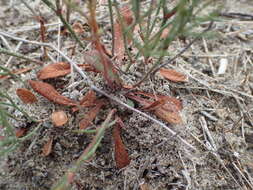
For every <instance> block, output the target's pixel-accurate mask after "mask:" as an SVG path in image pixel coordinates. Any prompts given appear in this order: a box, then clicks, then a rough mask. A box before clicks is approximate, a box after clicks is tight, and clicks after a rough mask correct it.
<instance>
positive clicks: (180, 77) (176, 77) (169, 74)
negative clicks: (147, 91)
mask: <svg viewBox="0 0 253 190" xmlns="http://www.w3.org/2000/svg"><path fill="white" fill-rule="evenodd" d="M159 71H160V74H161V75H162V76H163V77H165V78H166V79H168V80H170V81H172V82H188V77H187V76H186V75H184V74H182V73H180V72H177V71H175V70H173V69H164V68H161V69H160V70H159Z"/></svg>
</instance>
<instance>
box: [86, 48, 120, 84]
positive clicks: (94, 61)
mask: <svg viewBox="0 0 253 190" xmlns="http://www.w3.org/2000/svg"><path fill="white" fill-rule="evenodd" d="M103 57H104V62H103V61H102V60H101V56H100V53H99V52H98V51H97V50H92V51H88V52H85V53H84V60H85V62H86V63H87V64H89V65H91V66H93V67H95V69H96V70H97V71H99V72H100V73H103V75H104V77H105V76H107V78H106V77H105V79H106V80H107V82H108V83H109V84H110V83H114V84H116V85H117V86H121V83H122V82H121V79H120V77H119V75H118V73H117V70H116V69H115V67H114V66H113V64H112V62H111V60H110V59H109V57H108V56H107V55H105V54H103Z"/></svg>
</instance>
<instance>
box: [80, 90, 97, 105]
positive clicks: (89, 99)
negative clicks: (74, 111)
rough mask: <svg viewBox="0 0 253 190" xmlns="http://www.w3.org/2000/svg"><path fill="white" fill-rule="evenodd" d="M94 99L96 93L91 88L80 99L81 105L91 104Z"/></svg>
mask: <svg viewBox="0 0 253 190" xmlns="http://www.w3.org/2000/svg"><path fill="white" fill-rule="evenodd" d="M95 100H96V93H95V92H94V91H93V90H89V91H88V92H87V93H86V94H85V96H84V97H83V98H82V100H81V101H80V105H81V106H92V105H93V104H94V101H95Z"/></svg>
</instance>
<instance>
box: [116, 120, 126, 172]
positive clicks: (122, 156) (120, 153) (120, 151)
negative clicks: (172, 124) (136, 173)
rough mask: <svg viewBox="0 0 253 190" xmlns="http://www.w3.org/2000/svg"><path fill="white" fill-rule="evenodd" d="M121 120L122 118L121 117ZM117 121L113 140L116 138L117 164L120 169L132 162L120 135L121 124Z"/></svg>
mask: <svg viewBox="0 0 253 190" xmlns="http://www.w3.org/2000/svg"><path fill="white" fill-rule="evenodd" d="M120 120H121V119H120ZM119 122H122V121H117V123H116V125H115V126H114V128H113V140H114V157H115V161H116V166H117V168H118V169H121V168H124V167H126V166H127V165H129V163H130V158H129V156H128V152H127V151H126V148H125V145H124V144H123V141H122V139H121V136H120V130H121V124H120V123H119Z"/></svg>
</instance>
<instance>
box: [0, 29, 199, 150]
mask: <svg viewBox="0 0 253 190" xmlns="http://www.w3.org/2000/svg"><path fill="white" fill-rule="evenodd" d="M0 35H3V36H6V37H9V38H12V39H14V40H18V41H23V42H25V43H31V44H36V45H40V46H48V47H51V48H52V49H53V50H55V51H56V52H58V53H59V54H60V55H61V56H62V57H63V58H64V59H66V60H67V61H68V62H69V63H70V64H71V65H72V66H73V68H74V69H75V70H76V71H77V72H78V73H79V74H80V75H81V76H82V77H83V79H84V81H85V82H86V83H87V84H88V85H89V86H90V87H91V88H92V89H93V90H95V91H96V92H98V93H100V94H102V95H104V96H106V97H107V98H109V99H111V100H113V101H115V102H117V103H118V104H120V105H122V106H124V107H126V108H128V109H129V110H131V111H133V112H136V113H138V114H140V115H142V116H143V117H145V118H147V119H149V120H151V121H153V122H154V123H156V124H158V125H159V126H161V127H163V128H164V129H166V130H167V131H168V132H169V133H170V134H171V135H173V136H175V137H177V138H178V139H179V140H180V141H181V142H182V143H183V144H184V145H186V146H187V147H188V148H190V149H192V150H197V149H196V148H195V147H194V146H192V145H191V144H189V143H188V142H187V141H186V140H184V139H183V138H182V137H180V136H178V134H177V133H176V132H175V131H173V130H172V129H170V128H169V127H168V126H167V125H165V124H164V123H162V122H161V121H158V120H157V119H155V118H153V117H151V116H149V115H148V114H146V113H144V112H141V111H139V110H137V109H135V108H132V107H131V106H129V105H127V104H126V103H124V102H122V101H121V100H119V99H118V98H116V97H114V96H112V95H110V94H107V93H106V92H104V91H103V90H101V89H98V88H97V87H96V86H95V85H94V84H93V82H92V81H91V80H90V78H89V77H88V76H87V75H86V74H85V73H84V72H83V71H82V70H81V69H80V68H79V67H78V66H77V64H76V63H75V62H73V61H72V60H71V59H70V58H69V57H68V56H66V55H65V54H64V53H63V52H61V51H60V50H58V49H57V48H56V47H54V46H53V45H51V44H48V43H40V42H36V41H29V40H25V39H22V38H18V37H14V36H12V35H10V34H6V33H4V32H0Z"/></svg>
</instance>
